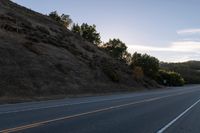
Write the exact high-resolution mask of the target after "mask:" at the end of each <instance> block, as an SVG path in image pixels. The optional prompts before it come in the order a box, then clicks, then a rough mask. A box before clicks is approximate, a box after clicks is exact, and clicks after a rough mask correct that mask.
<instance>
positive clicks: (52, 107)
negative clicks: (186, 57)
mask: <svg viewBox="0 0 200 133" xmlns="http://www.w3.org/2000/svg"><path fill="white" fill-rule="evenodd" d="M199 114H200V85H191V86H184V87H177V88H175V87H174V88H167V89H162V90H153V91H145V92H138V93H124V94H114V95H106V96H95V97H85V98H71V99H62V100H50V101H43V102H29V103H19V104H13V105H12V104H6V105H0V133H1V132H2V133H4V132H5V133H8V132H19V133H21V132H24V133H165V132H166V133H174V132H175V133H187V132H189V133H199V132H200V126H199V123H200V115H199Z"/></svg>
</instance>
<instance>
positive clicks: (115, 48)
mask: <svg viewBox="0 0 200 133" xmlns="http://www.w3.org/2000/svg"><path fill="white" fill-rule="evenodd" d="M103 48H104V49H105V50H106V51H107V52H108V53H109V54H110V55H111V56H112V57H114V58H117V59H123V56H124V57H126V56H128V54H127V51H126V50H127V47H126V44H125V43H123V42H122V41H121V40H119V39H113V40H111V39H110V40H109V42H107V43H105V44H104V45H103Z"/></svg>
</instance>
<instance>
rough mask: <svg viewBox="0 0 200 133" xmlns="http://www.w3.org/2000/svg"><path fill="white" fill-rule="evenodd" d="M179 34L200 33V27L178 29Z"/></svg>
mask: <svg viewBox="0 0 200 133" xmlns="http://www.w3.org/2000/svg"><path fill="white" fill-rule="evenodd" d="M177 34H179V35H181V34H200V29H183V30H179V31H177Z"/></svg>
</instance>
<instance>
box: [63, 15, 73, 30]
mask: <svg viewBox="0 0 200 133" xmlns="http://www.w3.org/2000/svg"><path fill="white" fill-rule="evenodd" d="M60 17H61V21H62V23H63V25H64V26H65V27H66V28H68V27H69V26H70V25H71V24H72V22H73V21H72V19H71V18H70V16H69V15H66V14H62V15H61V16H60Z"/></svg>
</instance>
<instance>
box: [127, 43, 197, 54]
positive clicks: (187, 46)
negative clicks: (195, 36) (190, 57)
mask: <svg viewBox="0 0 200 133" xmlns="http://www.w3.org/2000/svg"><path fill="white" fill-rule="evenodd" d="M128 48H129V49H132V50H135V51H151V52H195V53H200V42H196V41H177V42H172V43H171V45H169V46H167V47H162V48H161V47H153V46H145V45H128Z"/></svg>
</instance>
